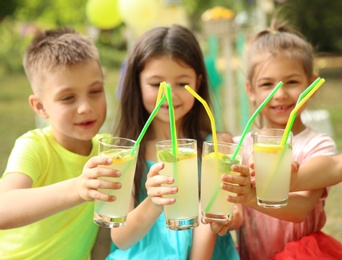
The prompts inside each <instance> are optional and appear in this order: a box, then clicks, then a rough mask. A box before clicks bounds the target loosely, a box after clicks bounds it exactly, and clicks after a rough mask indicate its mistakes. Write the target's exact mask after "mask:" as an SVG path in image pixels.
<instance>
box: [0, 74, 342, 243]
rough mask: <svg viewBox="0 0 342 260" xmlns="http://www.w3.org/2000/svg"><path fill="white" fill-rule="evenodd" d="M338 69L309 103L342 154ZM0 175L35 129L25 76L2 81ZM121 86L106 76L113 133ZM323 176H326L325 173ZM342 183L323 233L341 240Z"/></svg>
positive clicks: (334, 194)
mask: <svg viewBox="0 0 342 260" xmlns="http://www.w3.org/2000/svg"><path fill="white" fill-rule="evenodd" d="M340 69H341V68H339V69H335V70H334V69H329V70H321V72H320V76H321V77H324V78H325V79H326V83H324V85H323V86H322V87H321V88H320V90H319V91H318V92H317V93H316V94H315V97H314V98H313V99H312V100H310V104H309V107H310V108H311V109H319V108H320V109H326V110H328V111H329V114H330V118H331V122H332V126H333V130H334V139H335V141H336V143H337V145H338V149H339V152H340V153H341V152H342V114H341V112H340V111H341V110H342V102H341V97H342V89H341V84H342V75H341V73H340V72H339V70H340ZM0 85H1V89H0V122H1V123H0V133H1V135H0V143H1V146H0V175H1V174H2V173H3V171H4V170H5V167H6V162H7V158H8V155H9V153H10V151H11V149H12V147H13V144H14V141H15V139H16V138H17V137H18V136H20V135H21V134H23V133H25V132H26V131H28V130H30V129H33V128H34V127H35V115H34V113H33V111H32V109H31V108H30V107H29V104H28V102H27V99H28V96H29V95H30V93H31V90H30V88H29V84H28V81H27V80H26V78H25V76H24V75H23V74H17V75H5V76H3V77H2V78H0ZM117 85H118V72H115V71H108V72H107V73H106V89H107V94H108V95H107V96H108V101H109V105H108V120H107V121H106V123H105V126H104V128H105V131H110V130H111V127H112V121H113V120H112V119H113V117H115V114H116V113H115V112H116V110H115V107H116V102H117V99H116V87H117ZM322 174H324V173H322ZM341 198H342V183H340V184H338V185H336V186H334V187H332V188H331V190H330V193H329V197H328V199H327V200H326V212H327V223H326V225H325V227H324V229H323V230H324V231H325V232H326V233H327V234H330V235H332V236H333V237H335V238H336V239H338V240H339V241H342V225H341V223H342V208H341V206H340V205H341V202H340V199H341Z"/></svg>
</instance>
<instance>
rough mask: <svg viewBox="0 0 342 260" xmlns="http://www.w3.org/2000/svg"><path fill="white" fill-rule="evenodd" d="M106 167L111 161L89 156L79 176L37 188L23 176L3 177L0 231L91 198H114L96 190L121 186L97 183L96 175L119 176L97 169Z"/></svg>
mask: <svg viewBox="0 0 342 260" xmlns="http://www.w3.org/2000/svg"><path fill="white" fill-rule="evenodd" d="M109 164H111V160H108V159H106V158H103V157H99V156H97V157H93V158H92V159H90V160H89V161H88V162H87V163H86V165H85V167H84V169H83V173H82V174H81V175H80V176H79V177H76V178H73V179H70V180H66V181H62V182H59V183H55V184H52V185H48V186H44V187H39V188H32V180H31V178H29V177H28V176H27V175H25V174H22V173H8V174H6V175H5V176H4V177H3V179H2V180H1V182H0V205H1V206H0V216H1V218H0V229H10V228H16V227H20V226H25V225H28V224H31V223H33V222H36V221H39V220H41V219H44V218H46V217H49V216H51V215H53V214H56V213H58V212H60V211H62V210H65V209H68V208H71V207H73V206H76V205H79V204H81V203H82V202H84V201H90V200H94V199H95V198H96V199H101V200H106V201H110V200H113V199H115V198H113V197H110V196H108V195H106V194H103V193H100V192H98V191H97V189H99V188H112V189H118V188H120V187H121V184H120V183H116V182H105V181H101V180H97V177H99V176H108V177H109V176H110V177H118V176H119V173H118V172H117V171H115V170H111V169H108V168H100V167H97V166H98V165H109Z"/></svg>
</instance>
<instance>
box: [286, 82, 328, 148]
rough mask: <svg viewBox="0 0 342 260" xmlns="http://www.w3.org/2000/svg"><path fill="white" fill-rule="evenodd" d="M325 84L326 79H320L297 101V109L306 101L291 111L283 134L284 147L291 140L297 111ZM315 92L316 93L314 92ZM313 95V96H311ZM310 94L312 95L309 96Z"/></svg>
mask: <svg viewBox="0 0 342 260" xmlns="http://www.w3.org/2000/svg"><path fill="white" fill-rule="evenodd" d="M324 82H325V79H323V78H320V77H318V78H317V79H316V80H315V81H314V82H313V83H312V84H311V85H310V86H309V87H307V88H306V90H304V91H303V92H302V94H300V96H299V98H298V100H297V104H296V107H297V106H299V104H300V102H301V101H302V100H303V99H304V98H306V99H305V101H304V102H302V104H301V105H300V106H299V107H298V108H297V109H296V107H295V108H294V109H293V110H292V111H291V114H290V117H289V119H288V121H287V124H286V127H285V131H284V134H283V138H282V141H281V144H282V145H283V146H284V145H285V144H286V143H287V139H288V138H289V135H290V131H291V129H292V126H293V123H294V121H295V118H296V116H297V111H298V110H299V108H300V107H301V106H302V105H303V104H304V103H305V102H306V100H308V99H309V98H310V97H311V96H312V95H313V93H315V92H316V91H317V89H318V88H319V87H320V86H322V84H323V83H324ZM313 90H314V91H313ZM310 93H311V94H310ZM309 94H310V95H309Z"/></svg>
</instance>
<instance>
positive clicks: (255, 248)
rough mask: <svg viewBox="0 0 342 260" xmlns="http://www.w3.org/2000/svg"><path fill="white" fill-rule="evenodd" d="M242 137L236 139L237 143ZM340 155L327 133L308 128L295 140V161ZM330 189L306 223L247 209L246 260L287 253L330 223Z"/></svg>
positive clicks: (242, 245) (248, 141) (248, 150)
mask: <svg viewBox="0 0 342 260" xmlns="http://www.w3.org/2000/svg"><path fill="white" fill-rule="evenodd" d="M237 140H238V137H237V138H235V139H234V141H237ZM243 146H244V148H243V149H244V155H243V156H244V158H243V163H244V164H246V165H248V161H249V158H250V157H251V155H252V149H253V140H252V137H251V134H248V135H247V136H246V137H245V140H244V143H243ZM336 153H337V149H336V145H335V142H334V141H333V140H332V139H331V138H330V137H329V136H327V135H326V134H317V133H315V132H314V131H313V130H312V129H310V128H306V129H305V130H304V131H302V132H301V133H299V134H297V135H296V136H294V138H293V149H292V154H293V156H292V158H293V160H294V161H298V162H299V163H303V162H305V161H306V160H308V159H309V158H311V157H314V156H318V155H333V154H336ZM327 193H328V192H327V189H326V191H325V192H324V194H323V195H322V197H321V199H320V200H319V201H317V203H316V206H315V208H314V209H313V210H312V212H311V213H310V214H308V216H307V218H306V220H305V221H303V222H301V223H293V222H289V221H284V220H279V219H277V218H274V217H271V216H268V215H266V214H263V213H261V212H259V211H257V210H254V209H252V208H249V207H246V206H244V207H243V208H244V224H243V226H242V227H241V228H240V229H239V230H238V240H239V253H240V257H241V259H242V260H249V259H252V260H254V259H255V260H264V259H268V258H271V257H273V256H274V255H275V254H277V253H279V252H281V251H283V250H284V248H285V246H286V244H287V243H288V242H291V241H297V240H300V239H301V238H302V237H304V236H307V235H309V234H312V233H315V232H318V231H320V230H321V229H322V227H323V226H324V224H325V221H326V215H325V212H324V200H325V198H326V196H327Z"/></svg>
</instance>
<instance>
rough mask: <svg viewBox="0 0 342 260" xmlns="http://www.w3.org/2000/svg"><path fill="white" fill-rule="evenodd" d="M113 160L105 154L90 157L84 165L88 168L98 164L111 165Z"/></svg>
mask: <svg viewBox="0 0 342 260" xmlns="http://www.w3.org/2000/svg"><path fill="white" fill-rule="evenodd" d="M112 162H113V160H112V159H111V158H107V157H104V156H94V157H92V158H90V159H89V160H88V161H87V162H86V164H85V165H84V166H85V167H87V168H90V169H91V168H95V167H97V166H98V165H111V164H112Z"/></svg>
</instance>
